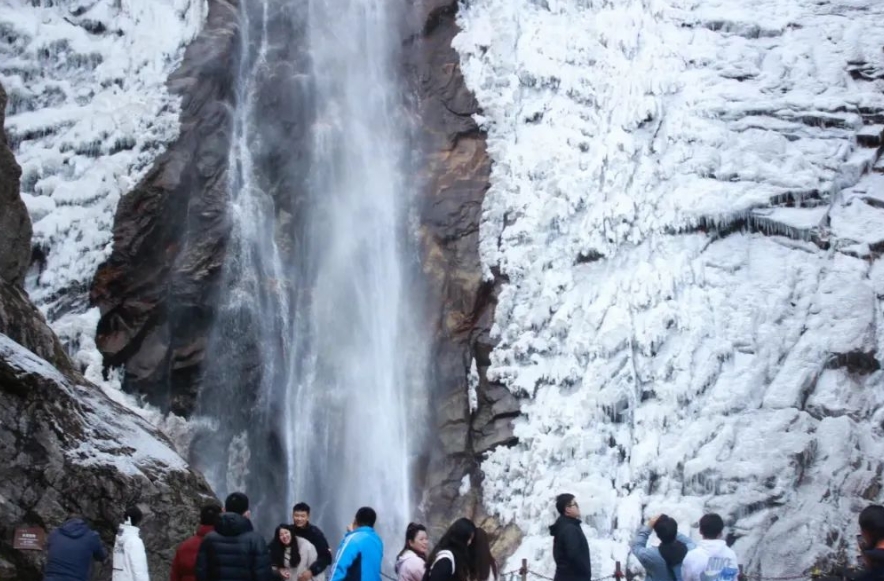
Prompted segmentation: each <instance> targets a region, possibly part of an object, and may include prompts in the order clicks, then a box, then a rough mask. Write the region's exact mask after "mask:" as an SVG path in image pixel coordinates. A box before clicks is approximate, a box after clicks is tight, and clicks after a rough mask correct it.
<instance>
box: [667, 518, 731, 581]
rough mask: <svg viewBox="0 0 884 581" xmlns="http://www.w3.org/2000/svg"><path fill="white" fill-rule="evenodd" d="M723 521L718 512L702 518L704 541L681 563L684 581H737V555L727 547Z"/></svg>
mask: <svg viewBox="0 0 884 581" xmlns="http://www.w3.org/2000/svg"><path fill="white" fill-rule="evenodd" d="M723 531H724V521H723V520H722V519H721V517H720V516H718V515H717V514H715V513H710V514H706V515H703V518H701V519H700V536H702V537H703V540H702V541H700V543H699V544H698V545H697V546H696V547H695V548H694V549H692V550H690V551H688V554H687V556H686V557H685V558H684V561H683V562H682V564H681V576H682V579H683V581H735V580H736V578H737V574H738V573H739V572H740V569H739V565H738V564H737V555H736V553H734V551H733V550H732V549H731V548H730V547H728V546H727V543H725V542H724V539H722V538H721V534H722V532H723Z"/></svg>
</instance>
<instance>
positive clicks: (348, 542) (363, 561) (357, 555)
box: [329, 527, 384, 581]
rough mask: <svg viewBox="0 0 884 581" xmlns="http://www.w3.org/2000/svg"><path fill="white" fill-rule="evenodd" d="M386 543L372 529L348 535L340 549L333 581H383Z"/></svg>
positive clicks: (360, 529) (332, 576)
mask: <svg viewBox="0 0 884 581" xmlns="http://www.w3.org/2000/svg"><path fill="white" fill-rule="evenodd" d="M383 558H384V543H383V541H381V537H379V536H378V534H377V533H376V532H375V530H374V529H373V528H371V527H359V528H358V529H356V530H354V531H351V532H349V533H347V535H346V536H345V537H344V539H343V540H342V541H341V546H340V547H338V554H337V556H336V557H335V563H334V565H332V572H331V575H330V576H329V578H330V580H331V581H381V561H382V560H383Z"/></svg>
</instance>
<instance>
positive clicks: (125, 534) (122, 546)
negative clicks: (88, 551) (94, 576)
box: [112, 520, 150, 581]
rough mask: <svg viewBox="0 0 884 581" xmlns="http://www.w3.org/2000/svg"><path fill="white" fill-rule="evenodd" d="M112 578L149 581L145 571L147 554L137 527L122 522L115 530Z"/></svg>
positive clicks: (123, 580) (125, 580)
mask: <svg viewBox="0 0 884 581" xmlns="http://www.w3.org/2000/svg"><path fill="white" fill-rule="evenodd" d="M126 522H127V523H128V522H129V521H128V520H127V521H126ZM112 579H113V581H150V576H149V575H148V573H147V555H146V554H145V552H144V542H143V541H142V540H141V535H140V531H139V530H138V527H133V526H132V525H130V524H126V523H123V524H121V525H120V528H119V529H118V530H117V540H116V542H115V543H114V574H113V578H112Z"/></svg>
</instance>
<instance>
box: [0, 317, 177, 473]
mask: <svg viewBox="0 0 884 581" xmlns="http://www.w3.org/2000/svg"><path fill="white" fill-rule="evenodd" d="M0 359H2V360H3V361H4V362H5V363H7V364H8V365H10V366H11V367H12V368H13V369H14V370H16V371H17V373H16V375H17V376H18V377H20V378H24V377H26V376H39V377H41V378H43V379H44V380H47V381H51V382H52V383H54V384H55V385H56V386H57V388H58V389H59V390H60V391H62V392H64V393H65V394H66V395H67V396H68V397H70V398H72V399H73V400H74V401H76V402H77V403H78V405H77V406H76V407H66V408H65V410H64V412H60V413H69V414H76V415H79V416H80V418H79V421H80V422H81V425H82V427H83V432H84V433H85V434H86V438H85V439H84V441H82V442H80V444H79V445H78V446H77V447H76V448H73V449H66V450H63V452H64V454H65V456H66V457H67V459H68V460H69V461H71V462H73V463H75V464H79V465H82V466H111V467H113V468H115V469H116V470H118V471H120V472H121V473H123V474H126V475H129V476H136V475H144V476H145V477H146V478H150V479H155V478H156V477H157V474H158V473H165V472H169V471H182V472H183V471H188V470H189V469H188V466H187V463H186V462H185V461H184V460H183V459H182V458H181V456H179V455H178V454H177V453H176V452H175V451H174V450H173V449H172V448H171V447H170V445H169V444H168V443H167V442H166V441H164V440H163V439H162V438H161V437H158V432H157V431H156V429H155V428H153V427H152V426H151V425H150V424H149V423H148V422H147V421H146V420H144V419H142V418H141V417H139V416H137V415H136V414H134V413H131V412H129V411H128V410H126V409H125V408H124V407H123V406H121V405H119V404H116V403H115V402H113V401H111V400H110V399H108V398H107V397H106V396H105V395H104V394H103V393H102V392H101V391H100V390H99V388H97V387H95V386H93V385H75V384H72V383H71V382H70V381H69V380H68V379H67V378H65V377H64V376H63V375H62V374H61V373H59V372H58V370H56V369H55V368H54V367H53V366H52V365H51V364H50V363H48V362H47V361H46V360H44V359H42V358H40V357H38V356H37V355H35V354H34V353H32V352H31V351H29V350H28V349H25V348H24V347H22V346H21V345H19V344H18V343H16V342H15V341H13V340H12V339H10V338H9V337H8V336H6V335H5V334H2V333H0Z"/></svg>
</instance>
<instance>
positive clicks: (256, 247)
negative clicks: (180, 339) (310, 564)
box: [194, 0, 427, 544]
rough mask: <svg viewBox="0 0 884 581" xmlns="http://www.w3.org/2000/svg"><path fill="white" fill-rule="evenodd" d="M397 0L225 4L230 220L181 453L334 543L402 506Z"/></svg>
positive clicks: (415, 331) (415, 436)
mask: <svg viewBox="0 0 884 581" xmlns="http://www.w3.org/2000/svg"><path fill="white" fill-rule="evenodd" d="M400 5H401V3H400V2H398V1H396V0H311V1H310V2H309V3H302V2H297V1H295V0H247V1H245V2H244V3H243V4H242V6H241V11H242V33H241V34H242V39H243V49H242V54H241V62H240V63H239V70H240V74H239V76H238V87H237V96H238V101H237V109H236V113H235V116H234V117H235V119H234V126H233V143H232V151H231V156H230V170H229V171H230V176H229V186H230V216H231V219H232V234H231V238H230V243H229V247H228V253H227V259H226V263H225V266H224V280H223V285H222V290H221V292H222V294H223V296H222V297H221V299H220V300H219V311H218V313H217V316H216V320H215V322H214V331H213V335H212V339H211V342H210V345H209V348H208V350H207V361H206V369H207V372H206V376H205V378H204V380H203V383H202V388H201V393H200V398H199V402H200V413H201V414H203V415H206V416H209V417H211V418H215V419H216V420H217V422H216V425H217V431H215V432H213V433H211V434H204V436H203V437H202V438H200V439H199V440H197V442H196V445H195V447H194V455H195V460H196V462H197V464H198V466H200V467H202V469H203V470H204V472H205V473H206V474H207V475H208V476H209V478H210V481H211V482H212V484H213V486H214V487H215V488H216V490H217V491H218V492H219V493H220V494H224V493H226V492H229V491H231V490H232V489H233V488H237V487H245V488H246V490H247V492H249V493H250V495H251V496H252V497H253V498H254V499H255V501H256V505H257V506H256V510H255V511H254V512H255V514H256V518H257V520H258V522H259V525H260V526H261V528H262V529H269V528H270V527H272V526H273V525H275V524H277V523H278V522H281V521H283V520H286V519H287V517H288V510H289V508H290V506H291V503H292V502H294V501H298V500H304V501H307V502H308V503H310V504H311V505H312V507H313V519H314V521H316V522H318V524H320V525H321V526H322V527H324V528H325V529H326V533H327V535H328V536H329V539H330V540H331V541H332V542H334V540H335V539H337V538H338V537H339V536H340V534H342V533H343V530H344V527H345V526H346V525H347V524H348V523H349V522H350V521H351V520H352V518H353V515H354V513H355V511H356V509H357V508H358V507H360V506H363V505H370V506H373V507H374V508H375V509H376V510H377V511H378V515H379V521H378V526H377V528H378V529H379V530H380V532H381V533H382V534H383V536H384V537H385V540H387V541H388V544H389V543H392V542H394V541H395V542H398V541H399V537H400V536H401V534H402V531H403V530H404V527H405V524H406V523H407V520H408V518H409V516H410V515H411V513H412V512H413V508H414V505H415V504H416V503H415V498H414V493H415V490H414V485H413V483H412V478H411V474H412V472H413V467H414V460H415V458H416V456H417V455H418V454H419V453H420V451H421V450H420V440H421V435H422V434H421V432H422V429H421V428H420V427H419V426H422V425H423V423H424V422H423V420H424V416H423V414H424V413H425V412H426V405H427V403H426V402H427V397H426V394H425V377H424V370H425V367H426V344H427V341H426V335H427V333H426V332H425V330H423V329H421V327H420V325H419V321H420V320H422V319H423V317H422V316H421V312H422V310H421V307H422V304H421V303H420V301H419V300H418V297H419V296H420V295H421V293H420V292H419V290H418V289H420V277H419V276H418V273H419V264H418V260H417V256H416V252H415V249H414V248H413V244H412V241H413V239H414V235H413V233H412V232H410V231H409V209H410V203H411V200H410V192H411V191H412V190H413V189H414V184H413V183H411V181H410V180H409V178H408V177H407V175H408V172H407V171H406V162H407V157H408V155H407V154H408V152H409V150H410V147H409V140H410V131H409V127H408V125H407V123H406V121H405V119H406V117H407V116H406V115H405V113H404V104H405V100H404V99H403V98H402V94H401V91H400V88H399V87H400V85H399V81H398V79H397V75H396V69H397V67H396V66H395V63H396V59H397V56H398V55H397V51H398V49H399V42H398V34H397V32H398V31H397V21H398V18H399V17H400V15H399V12H400V10H399V7H400ZM284 119H288V120H289V121H288V122H286V121H284ZM299 132H300V133H299ZM283 216H285V218H284V219H283ZM415 426H418V427H415Z"/></svg>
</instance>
